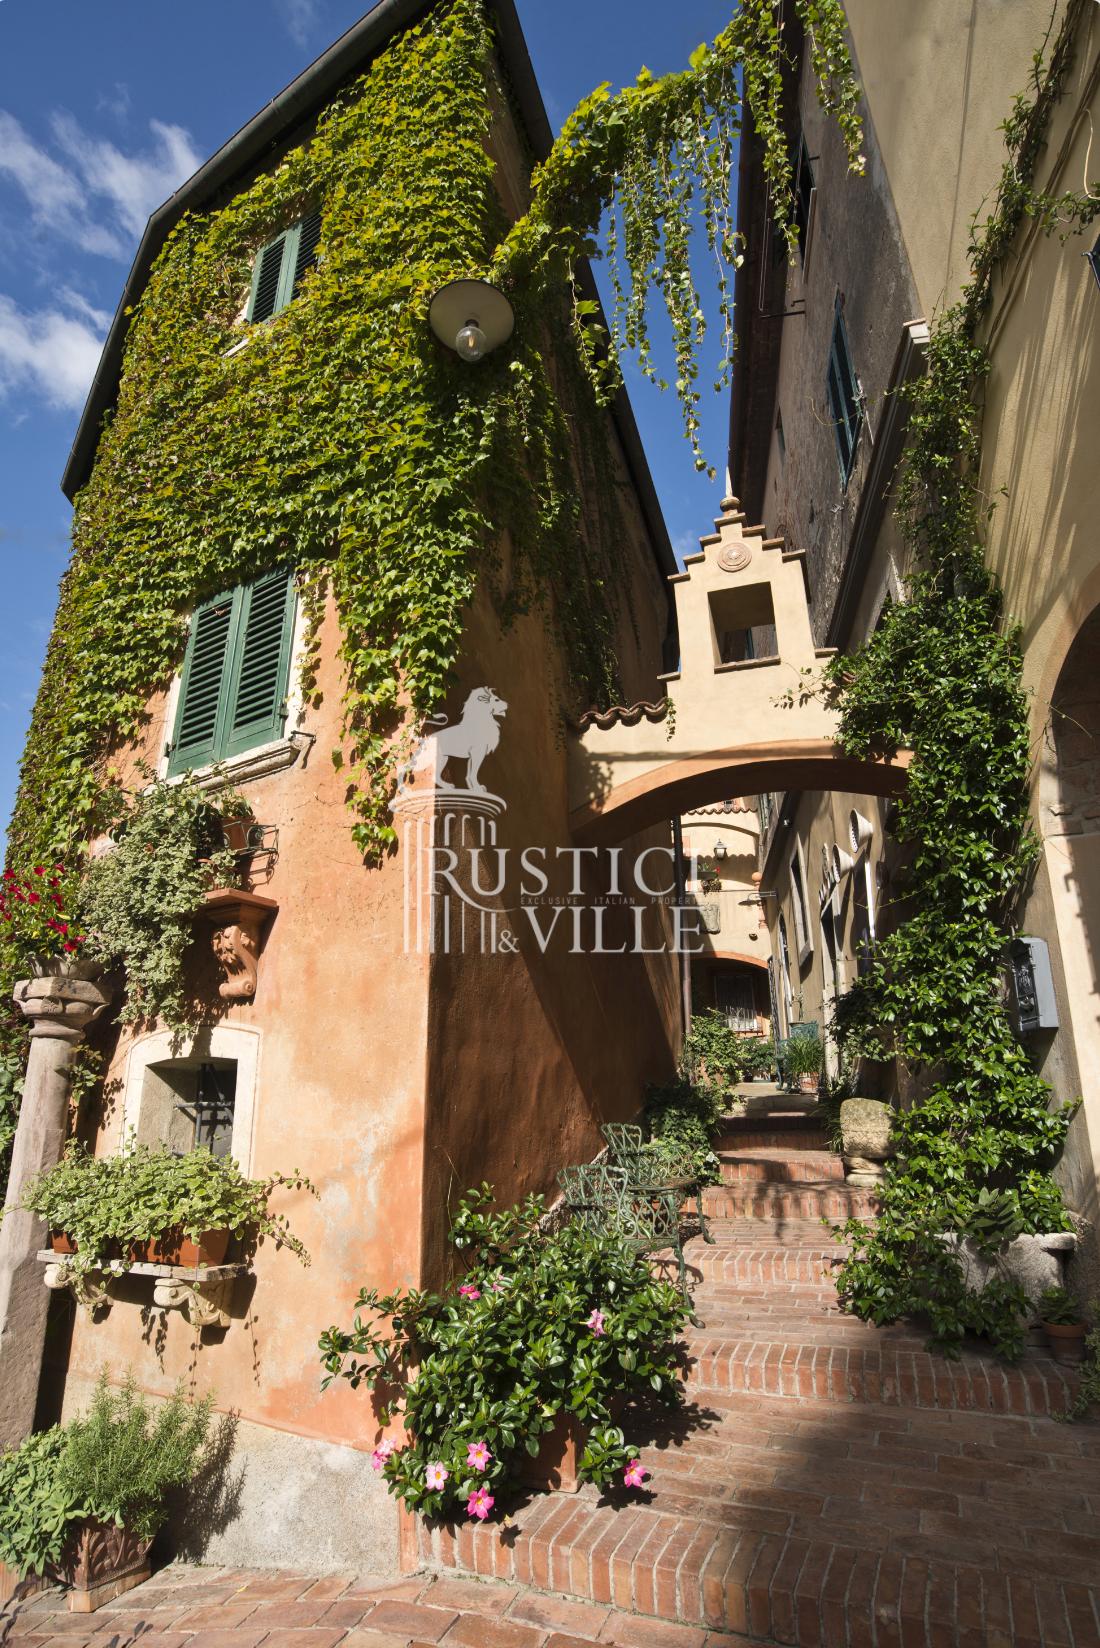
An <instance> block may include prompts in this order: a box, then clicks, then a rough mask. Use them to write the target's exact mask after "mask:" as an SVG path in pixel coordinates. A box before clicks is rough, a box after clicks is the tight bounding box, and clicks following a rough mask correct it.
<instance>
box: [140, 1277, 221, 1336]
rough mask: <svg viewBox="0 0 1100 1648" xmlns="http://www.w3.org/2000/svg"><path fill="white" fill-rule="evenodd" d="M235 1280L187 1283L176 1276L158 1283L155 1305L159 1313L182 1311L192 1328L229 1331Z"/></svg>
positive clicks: (155, 1292)
mask: <svg viewBox="0 0 1100 1648" xmlns="http://www.w3.org/2000/svg"><path fill="white" fill-rule="evenodd" d="M232 1286H233V1283H232V1281H231V1280H230V1281H216V1282H185V1281H182V1280H180V1279H179V1278H177V1277H175V1276H166V1277H164V1278H163V1280H158V1281H157V1283H156V1285H155V1286H154V1288H153V1303H154V1305H156V1307H157V1309H158V1310H182V1311H183V1314H184V1315H185V1316H186V1317H187V1320H188V1321H189V1322H190V1323H191V1326H192V1327H193V1328H227V1327H228V1326H229V1310H228V1305H229V1293H230V1289H231V1288H232Z"/></svg>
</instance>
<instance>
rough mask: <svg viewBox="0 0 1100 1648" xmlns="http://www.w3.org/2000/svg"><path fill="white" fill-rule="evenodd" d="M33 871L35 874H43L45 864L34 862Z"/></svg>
mask: <svg viewBox="0 0 1100 1648" xmlns="http://www.w3.org/2000/svg"><path fill="white" fill-rule="evenodd" d="M34 873H35V875H45V873H46V866H45V865H44V864H36V865H35V867H34Z"/></svg>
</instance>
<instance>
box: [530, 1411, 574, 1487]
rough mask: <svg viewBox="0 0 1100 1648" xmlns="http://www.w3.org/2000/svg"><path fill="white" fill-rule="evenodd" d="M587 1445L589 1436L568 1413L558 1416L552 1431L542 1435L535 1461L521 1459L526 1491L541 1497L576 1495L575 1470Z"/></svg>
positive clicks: (533, 1459)
mask: <svg viewBox="0 0 1100 1648" xmlns="http://www.w3.org/2000/svg"><path fill="white" fill-rule="evenodd" d="M587 1442H588V1432H587V1430H586V1428H585V1427H584V1426H583V1425H582V1424H581V1422H580V1420H579V1419H577V1418H576V1417H575V1416H574V1415H573V1414H571V1413H560V1414H559V1415H558V1417H557V1419H556V1420H555V1422H554V1428H553V1429H552V1430H549V1431H544V1432H543V1436H542V1440H541V1442H540V1444H539V1451H538V1453H537V1454H535V1456H534V1458H532V1456H531V1455H530V1454H529V1453H524V1454H523V1455H522V1459H521V1464H520V1476H521V1477H522V1479H523V1481H524V1482H525V1483H527V1485H528V1486H529V1487H532V1488H539V1489H541V1490H542V1491H543V1492H544V1493H576V1491H577V1489H578V1488H579V1487H580V1480H579V1478H578V1476H577V1466H578V1465H579V1464H580V1459H581V1455H582V1454H583V1453H584V1450H585V1446H586V1444H587Z"/></svg>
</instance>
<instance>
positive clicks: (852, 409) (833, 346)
mask: <svg viewBox="0 0 1100 1648" xmlns="http://www.w3.org/2000/svg"><path fill="white" fill-rule="evenodd" d="M825 398H826V400H827V401H828V404H829V412H830V414H831V416H832V424H833V434H834V435H835V436H836V455H837V462H838V463H839V464H840V479H841V483H842V484H843V485H844V486H847V485H848V479H849V477H850V475H851V473H852V468H853V465H854V464H855V461H856V447H857V446H858V444H859V432H860V429H861V428H862V426H863V408H862V407H861V406H860V402H859V378H858V377H857V376H856V369H855V367H854V365H853V364H852V351H851V349H850V347H849V345H848V331H847V328H846V327H845V325H844V314H843V311H842V310H841V306H840V299H839V298H838V299H837V303H836V311H835V313H834V316H833V336H832V342H831V343H830V345H829V367H828V371H827V372H826V375H825Z"/></svg>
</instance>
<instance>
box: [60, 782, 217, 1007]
mask: <svg viewBox="0 0 1100 1648" xmlns="http://www.w3.org/2000/svg"><path fill="white" fill-rule="evenodd" d="M113 835H114V838H115V842H116V845H115V848H114V851H113V852H110V853H106V854H104V855H103V856H101V857H99V858H95V859H93V860H92V862H91V863H90V864H89V865H88V868H87V871H86V873H85V876H84V881H83V883H82V886H81V890H80V910H81V915H82V920H83V922H84V925H85V927H86V929H87V951H88V954H90V955H91V956H93V957H94V958H95V959H96V960H98V961H100V962H102V963H103V965H104V966H106V967H109V968H115V967H117V968H124V969H125V973H126V990H125V996H124V999H123V1003H122V1008H121V1011H120V1014H119V1018H120V1020H121V1022H122V1023H123V1024H132V1023H148V1022H151V1021H152V1020H154V1019H156V1020H160V1021H161V1022H162V1023H163V1024H165V1025H166V1026H167V1027H168V1028H169V1029H172V1030H187V1029H190V1028H191V1027H192V1026H193V1023H194V1020H195V1017H196V1009H195V1007H194V1005H193V1004H192V1003H191V1002H190V1001H189V999H188V993H187V988H186V984H187V981H186V976H185V967H184V958H185V956H186V954H187V951H188V950H189V949H190V947H191V944H192V942H193V941H194V937H195V919H196V917H197V916H198V914H199V912H200V911H201V910H202V908H203V906H204V902H205V898H206V894H207V892H208V891H209V890H210V888H212V887H225V886H231V885H233V884H234V882H235V880H236V877H237V869H236V859H235V857H234V855H233V853H232V852H231V851H230V850H229V848H228V847H227V846H226V845H225V840H224V835H223V831H222V824H221V817H220V815H219V814H218V813H217V812H216V811H215V809H214V808H213V807H212V806H211V804H210V801H209V799H208V797H207V796H206V795H205V794H204V793H203V791H202V790H200V789H199V787H198V785H197V784H195V783H194V782H193V781H192V780H190V779H187V778H185V779H183V780H181V781H180V782H174V783H171V784H167V783H159V782H156V781H153V782H151V783H150V784H149V786H148V788H147V789H146V790H145V791H143V793H142V794H141V795H139V796H137V797H136V798H133V800H132V801H131V803H130V804H129V810H128V811H127V812H126V813H125V815H124V817H122V818H121V819H120V820H119V821H118V823H117V824H116V826H115V828H114V831H113Z"/></svg>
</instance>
